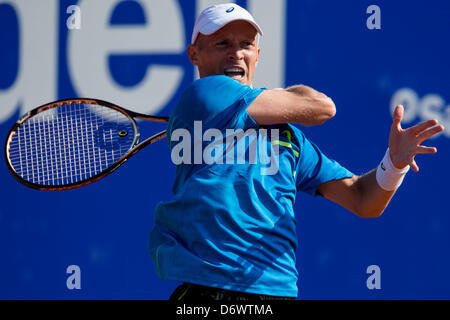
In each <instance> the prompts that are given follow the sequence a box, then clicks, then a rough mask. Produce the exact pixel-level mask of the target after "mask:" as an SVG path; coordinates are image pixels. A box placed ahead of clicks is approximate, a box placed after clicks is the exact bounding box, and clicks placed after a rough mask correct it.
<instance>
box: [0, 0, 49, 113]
mask: <svg viewBox="0 0 450 320" xmlns="http://www.w3.org/2000/svg"><path fill="white" fill-rule="evenodd" d="M2 3H7V4H9V5H11V6H12V7H13V8H14V11H15V13H16V15H17V19H18V21H19V32H18V34H17V36H18V37H19V57H18V61H19V66H18V74H17V77H16V80H15V82H14V83H13V84H12V85H11V86H10V87H9V88H8V89H6V90H3V89H0V122H3V121H5V120H7V119H9V118H10V117H11V116H12V114H13V113H14V111H15V109H16V108H17V107H18V106H19V105H21V106H22V108H21V110H20V113H21V114H23V113H25V112H27V111H29V110H30V109H32V108H33V107H36V106H38V105H41V104H44V103H46V102H49V101H53V100H55V99H56V96H57V92H56V90H57V82H56V81H57V72H56V70H57V69H56V68H57V66H58V59H57V46H56V45H57V36H58V30H57V27H56V26H57V17H58V15H57V6H56V5H55V1H53V0H41V1H22V0H6V1H5V0H0V4H2ZM0 76H1V73H0Z"/></svg>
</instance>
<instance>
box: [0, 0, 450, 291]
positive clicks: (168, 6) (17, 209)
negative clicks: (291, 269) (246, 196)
mask: <svg viewBox="0 0 450 320" xmlns="http://www.w3.org/2000/svg"><path fill="white" fill-rule="evenodd" d="M221 2H223V1H211V0H189V1H181V0H179V1H177V0H139V1H129V0H128V1H120V0H113V1H112V0H95V1H94V0H81V1H76V0H60V1H57V0H39V1H30V0H0V141H1V142H2V144H4V141H5V138H6V135H7V133H8V131H9V129H10V128H11V126H12V125H13V123H14V122H15V121H16V120H17V119H18V117H19V116H20V115H22V114H23V113H25V112H26V111H28V110H30V109H32V108H34V107H36V106H39V105H41V104H44V103H46V102H50V101H53V100H57V99H62V98H69V97H92V98H99V99H103V100H107V101H111V102H113V103H116V104H118V105H120V106H123V107H125V108H127V109H131V110H134V111H138V112H142V113H148V114H158V115H169V114H170V111H171V109H172V108H173V107H174V105H175V103H176V101H177V99H178V98H179V97H180V95H181V93H182V92H183V90H184V89H185V88H186V87H187V86H189V84H190V83H191V82H192V81H193V80H194V79H196V77H197V76H196V71H195V70H194V68H193V67H192V66H191V64H190V63H189V60H188V59H187V57H186V46H187V45H188V44H189V42H190V38H191V32H192V28H193V24H194V22H195V18H196V16H197V15H198V13H199V12H200V11H201V10H202V9H204V8H206V7H207V6H209V5H212V4H215V3H221ZM236 3H238V4H239V5H241V6H243V7H246V8H248V9H249V11H251V12H252V13H253V15H254V16H255V18H256V20H257V21H258V22H259V24H260V25H261V27H262V28H263V31H264V32H265V36H264V37H263V38H262V39H261V42H260V44H261V48H262V49H261V50H262V55H261V60H260V65H259V68H258V71H257V73H256V79H255V85H256V86H258V87H266V88H275V87H286V86H289V85H294V84H300V83H301V84H306V85H309V86H311V87H313V88H315V89H317V90H319V91H322V92H324V93H326V94H327V95H328V96H330V97H331V98H332V99H333V100H334V101H335V104H336V106H337V114H336V117H334V118H333V119H332V120H330V121H328V122H327V123H326V124H324V125H322V126H318V127H312V128H301V129H302V130H303V131H304V132H305V133H306V135H307V136H308V137H309V138H310V140H312V141H314V142H315V143H316V144H318V145H319V146H320V148H321V149H322V151H324V152H325V153H326V154H327V155H328V156H329V157H331V158H333V159H336V160H337V161H339V162H340V163H341V164H342V165H344V166H345V167H347V168H348V169H350V170H352V171H353V172H355V173H356V174H363V173H365V172H367V171H369V170H371V169H372V168H375V167H376V166H377V165H378V163H379V161H381V159H382V157H383V155H384V153H385V151H386V148H387V142H388V134H389V129H390V125H391V122H392V116H391V115H392V110H393V107H394V106H395V105H396V104H399V103H402V104H404V106H405V117H404V121H403V124H402V125H403V127H409V126H412V125H414V124H416V123H418V122H420V121H423V120H425V119H430V118H436V119H438V120H439V121H440V122H441V123H442V124H443V125H444V126H445V127H446V130H445V131H444V132H443V133H442V134H440V135H439V136H438V137H435V138H433V139H432V140H430V141H429V142H428V145H431V146H435V147H436V148H437V149H438V154H436V155H430V156H420V155H419V156H417V157H416V161H417V163H418V165H419V167H420V172H419V173H414V172H412V171H410V172H409V173H408V174H407V176H406V178H405V180H404V183H403V185H402V186H401V188H400V189H399V190H398V192H397V194H396V195H395V197H394V199H393V201H392V202H391V204H390V205H389V207H388V208H387V210H386V211H385V212H384V214H383V215H382V216H381V217H380V218H378V219H361V218H358V217H357V216H355V215H353V214H352V213H350V212H348V211H347V210H345V209H343V208H341V207H339V206H338V205H336V204H334V203H332V202H329V201H327V200H325V199H322V198H313V197H310V196H308V195H306V194H298V196H297V199H296V203H295V211H296V217H297V230H298V239H299V248H298V250H297V267H298V270H299V273H300V278H299V282H298V285H299V299H449V298H450V272H449V270H450V255H449V251H450V250H449V249H450V236H449V232H448V230H449V229H450V217H449V209H448V208H449V206H450V203H449V198H447V197H448V194H449V187H448V183H449V178H450V173H449V172H448V171H447V168H448V164H449V160H450V81H449V76H450V59H449V57H450V38H449V34H450V18H449V17H450V16H449V14H450V1H448V0H430V1H426V2H424V1H419V0H409V1H406V0H396V1H387V0H385V1H378V0H377V1H375V0H374V1H366V0H359V1H350V0H345V1H332V0H322V1H319V0H295V1H294V0H276V1H273V0H246V1H245V0H240V1H236ZM374 6H375V7H374ZM143 125H144V124H143ZM144 127H145V126H144ZM149 130H150V131H152V132H153V131H157V130H152V129H149ZM152 132H149V133H148V134H150V133H152ZM144 135H145V133H144ZM174 171H175V167H174V165H173V164H172V162H171V160H170V153H169V148H168V143H167V140H165V141H160V142H158V143H156V144H155V145H153V146H152V147H150V148H147V149H144V150H143V151H141V152H139V153H138V154H137V155H136V156H134V157H133V158H132V159H131V160H130V161H128V162H127V163H126V164H125V165H124V166H122V167H121V168H120V169H119V170H117V171H116V172H114V173H113V174H111V175H110V176H108V177H107V178H105V179H103V180H101V181H99V182H97V183H95V184H92V185H89V186H86V187H83V188H81V189H76V190H71V191H63V192H43V191H36V190H32V189H28V188H26V187H25V186H23V185H21V184H19V183H18V182H17V181H16V180H15V179H14V178H13V177H12V176H11V175H10V174H9V172H8V170H7V168H6V165H5V163H4V161H1V162H0V299H167V298H168V296H169V295H170V293H171V292H172V291H173V289H174V288H175V287H176V286H177V285H179V283H176V282H166V281H162V280H160V279H159V278H158V277H157V275H156V272H155V270H154V267H153V265H152V263H151V260H150V257H149V254H148V235H149V232H150V230H151V229H152V226H153V211H154V208H155V206H156V204H157V203H158V202H159V201H164V200H168V199H170V198H171V196H172V192H171V188H172V180H173V177H174ZM72 265H75V266H78V267H79V271H80V273H79V275H80V277H79V280H80V282H79V284H80V285H81V287H80V289H69V288H68V286H67V282H68V280H69V282H70V279H69V278H70V277H71V276H72V275H73V271H72V269H70V268H69V269H68V267H69V266H72ZM370 266H376V267H377V268H378V269H377V270H378V271H379V272H378V273H377V280H378V282H377V284H378V287H377V288H373V289H370V287H371V286H370V285H369V286H368V282H369V283H372V280H373V276H374V274H373V271H370V270H372V269H371V268H370ZM368 268H369V269H368ZM371 277H372V278H371Z"/></svg>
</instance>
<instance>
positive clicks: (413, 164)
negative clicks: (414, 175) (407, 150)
mask: <svg viewBox="0 0 450 320" xmlns="http://www.w3.org/2000/svg"><path fill="white" fill-rule="evenodd" d="M409 166H410V167H411V169H412V170H413V171H414V172H418V171H419V166H418V165H417V163H416V160H415V159H414V156H412V157H411V159H410V160H409Z"/></svg>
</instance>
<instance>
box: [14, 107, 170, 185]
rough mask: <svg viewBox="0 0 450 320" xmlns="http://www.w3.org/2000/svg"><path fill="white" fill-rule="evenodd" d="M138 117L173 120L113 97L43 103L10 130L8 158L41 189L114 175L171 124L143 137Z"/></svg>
mask: <svg viewBox="0 0 450 320" xmlns="http://www.w3.org/2000/svg"><path fill="white" fill-rule="evenodd" d="M135 119H140V120H145V121H152V122H168V120H169V118H168V117H162V116H150V115H145V114H141V113H137V112H134V111H131V110H127V109H124V108H122V107H119V106H117V105H114V104H112V103H110V102H107V101H104V100H99V99H90V98H76V99H63V100H58V101H55V102H51V103H48V104H45V105H42V106H39V107H37V108H35V109H33V110H31V111H29V112H28V113H26V114H25V115H23V116H22V117H21V118H20V119H19V120H18V121H17V122H16V123H15V124H14V126H13V127H12V129H11V130H10V132H9V134H8V136H7V139H6V143H5V160H6V164H7V167H8V169H9V171H10V172H11V174H12V175H13V176H14V177H15V178H16V179H17V180H18V181H19V182H21V183H22V184H24V185H26V186H28V187H31V188H34V189H38V190H48V191H57V190H69V189H74V188H78V187H82V186H85V185H88V184H91V183H93V182H96V181H98V180H100V179H101V178H103V177H105V176H107V175H109V174H110V173H112V172H113V171H115V170H116V169H117V168H119V167H120V166H121V165H122V164H123V163H125V162H126V161H127V160H128V159H129V158H130V157H131V156H133V155H134V154H136V153H137V152H138V151H139V150H142V149H143V148H144V147H146V146H148V145H150V144H152V143H154V142H156V141H158V140H161V139H163V138H164V137H166V130H163V131H161V132H158V133H156V134H154V135H153V136H151V137H149V138H148V139H146V140H145V141H143V142H141V143H139V137H140V132H139V127H138V124H137V123H136V121H135Z"/></svg>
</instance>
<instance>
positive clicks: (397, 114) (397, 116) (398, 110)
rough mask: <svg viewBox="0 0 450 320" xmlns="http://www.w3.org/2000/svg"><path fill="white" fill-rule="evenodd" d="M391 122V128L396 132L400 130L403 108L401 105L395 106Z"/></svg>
mask: <svg viewBox="0 0 450 320" xmlns="http://www.w3.org/2000/svg"><path fill="white" fill-rule="evenodd" d="M392 118H393V120H394V121H393V122H392V126H393V127H394V128H396V129H397V130H401V129H402V126H401V122H402V119H403V106H402V105H401V104H399V105H397V106H396V107H395V110H394V114H393V115H392Z"/></svg>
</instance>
